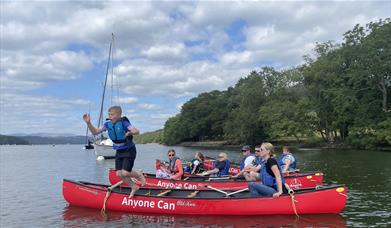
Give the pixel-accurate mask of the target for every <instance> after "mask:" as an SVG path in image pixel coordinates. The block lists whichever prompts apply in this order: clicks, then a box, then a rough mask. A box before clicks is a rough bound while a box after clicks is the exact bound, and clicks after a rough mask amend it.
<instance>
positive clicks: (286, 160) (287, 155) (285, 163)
mask: <svg viewBox="0 0 391 228" xmlns="http://www.w3.org/2000/svg"><path fill="white" fill-rule="evenodd" d="M278 164H279V165H280V166H281V170H282V172H283V173H286V172H292V171H295V170H296V158H295V157H294V156H293V154H292V153H291V152H290V150H289V147H287V146H284V147H283V148H282V154H281V156H280V157H279V159H278Z"/></svg>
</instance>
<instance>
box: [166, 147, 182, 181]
mask: <svg viewBox="0 0 391 228" xmlns="http://www.w3.org/2000/svg"><path fill="white" fill-rule="evenodd" d="M167 154H168V158H169V159H170V164H169V166H168V170H169V172H170V177H169V178H168V179H172V180H180V179H182V176H183V166H182V162H181V160H180V159H179V158H177V157H175V150H174V149H170V150H169V151H168V152H167Z"/></svg>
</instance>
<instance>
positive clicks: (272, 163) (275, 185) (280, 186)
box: [248, 143, 287, 197]
mask: <svg viewBox="0 0 391 228" xmlns="http://www.w3.org/2000/svg"><path fill="white" fill-rule="evenodd" d="M273 151H274V147H273V145H272V144H271V143H262V145H261V148H260V157H261V158H262V159H263V160H264V162H265V163H264V165H262V167H261V173H260V177H261V183H256V182H251V183H249V184H248V188H249V191H250V193H251V195H252V196H273V197H279V196H280V195H281V194H282V193H283V192H284V193H287V190H286V188H285V186H284V178H283V176H282V172H281V168H280V166H279V165H278V163H277V160H276V159H275V158H274V157H272V153H273Z"/></svg>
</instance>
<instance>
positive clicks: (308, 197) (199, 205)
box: [63, 180, 346, 215]
mask: <svg viewBox="0 0 391 228" xmlns="http://www.w3.org/2000/svg"><path fill="white" fill-rule="evenodd" d="M121 188H124V187H121ZM181 191H183V190H181ZM63 196H64V199H65V200H66V201H67V202H68V203H69V204H70V205H74V206H81V207H89V208H96V209H101V208H102V206H103V202H104V199H105V196H106V186H103V185H94V184H83V183H80V182H76V181H70V180H64V181H63ZM295 200H296V203H295V205H296V209H297V213H298V214H335V213H340V212H341V211H342V210H343V209H344V207H345V204H346V188H345V187H336V188H328V189H322V190H317V191H313V192H308V193H300V194H296V195H295ZM106 210H113V211H123V212H129V213H157V214H191V215H198V214H209V215H267V214H294V213H295V212H294V209H293V207H292V200H291V198H290V197H289V196H281V197H279V198H271V197H266V198H261V197H257V198H236V199H235V198H233V199H231V198H209V199H207V198H184V197H175V198H174V197H159V196H140V195H136V196H135V197H133V198H129V197H128V194H125V193H119V192H112V193H111V195H110V197H109V198H108V200H107V203H106Z"/></svg>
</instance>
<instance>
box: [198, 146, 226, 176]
mask: <svg viewBox="0 0 391 228" xmlns="http://www.w3.org/2000/svg"><path fill="white" fill-rule="evenodd" d="M230 165H231V162H230V161H229V160H228V157H227V154H226V153H223V152H222V153H220V154H219V156H218V157H217V161H216V162H215V163H214V165H213V169H211V170H208V171H205V172H203V173H201V174H200V176H207V175H211V176H215V177H220V176H226V175H229V167H230Z"/></svg>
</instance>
